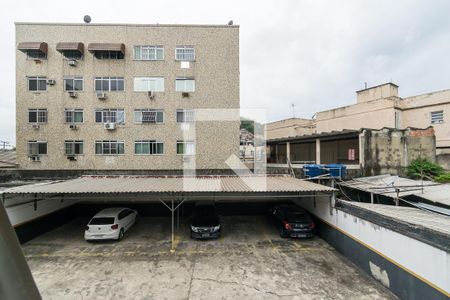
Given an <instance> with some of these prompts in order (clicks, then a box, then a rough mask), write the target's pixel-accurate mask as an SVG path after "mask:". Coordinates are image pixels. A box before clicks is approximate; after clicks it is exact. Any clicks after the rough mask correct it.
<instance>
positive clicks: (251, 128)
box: [241, 118, 255, 133]
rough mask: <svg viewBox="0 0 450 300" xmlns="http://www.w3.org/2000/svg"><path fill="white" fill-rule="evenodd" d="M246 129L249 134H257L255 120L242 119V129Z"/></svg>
mask: <svg viewBox="0 0 450 300" xmlns="http://www.w3.org/2000/svg"><path fill="white" fill-rule="evenodd" d="M242 128H245V129H247V131H248V132H250V133H254V132H255V122H254V121H253V120H248V119H244V118H241V129H242Z"/></svg>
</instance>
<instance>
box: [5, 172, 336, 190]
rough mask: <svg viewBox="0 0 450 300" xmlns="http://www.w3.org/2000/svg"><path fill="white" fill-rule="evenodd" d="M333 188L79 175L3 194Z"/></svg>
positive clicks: (259, 180) (286, 181) (295, 182)
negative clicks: (74, 177)
mask: <svg viewBox="0 0 450 300" xmlns="http://www.w3.org/2000/svg"><path fill="white" fill-rule="evenodd" d="M333 191H335V189H334V188H331V187H328V186H324V185H320V184H316V183H313V182H310V181H306V180H302V179H297V178H293V177H290V176H279V175H278V176H246V177H238V176H201V177H182V176H82V177H79V178H76V179H71V180H64V181H51V182H43V183H37V184H31V185H24V186H18V187H13V188H10V189H7V190H4V191H3V192H2V193H4V194H91V193H101V194H104V193H197V192H207V193H208V192H209V193H216V192H218V193H260V192H271V193H305V192H325V193H331V192H333Z"/></svg>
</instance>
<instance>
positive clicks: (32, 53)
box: [27, 49, 47, 59]
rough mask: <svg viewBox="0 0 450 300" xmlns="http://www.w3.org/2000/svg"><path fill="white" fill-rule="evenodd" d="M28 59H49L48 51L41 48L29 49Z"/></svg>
mask: <svg viewBox="0 0 450 300" xmlns="http://www.w3.org/2000/svg"><path fill="white" fill-rule="evenodd" d="M27 59H47V53H44V52H42V51H41V50H31V49H30V50H27Z"/></svg>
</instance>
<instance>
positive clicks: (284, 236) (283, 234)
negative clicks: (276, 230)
mask: <svg viewBox="0 0 450 300" xmlns="http://www.w3.org/2000/svg"><path fill="white" fill-rule="evenodd" d="M280 236H281V237H282V238H287V237H288V235H287V233H286V232H285V231H284V230H281V231H280Z"/></svg>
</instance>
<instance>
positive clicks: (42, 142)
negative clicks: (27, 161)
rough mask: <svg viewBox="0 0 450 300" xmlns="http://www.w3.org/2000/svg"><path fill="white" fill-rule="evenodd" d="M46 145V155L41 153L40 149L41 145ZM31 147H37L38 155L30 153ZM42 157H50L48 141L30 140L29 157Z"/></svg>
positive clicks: (28, 142)
mask: <svg viewBox="0 0 450 300" xmlns="http://www.w3.org/2000/svg"><path fill="white" fill-rule="evenodd" d="M40 144H42V145H45V153H39V152H40V150H41V149H40V147H39V145H40ZM30 145H37V146H36V147H37V152H38V153H30ZM42 155H48V142H47V141H38V140H29V141H27V156H28V157H32V156H42Z"/></svg>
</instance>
